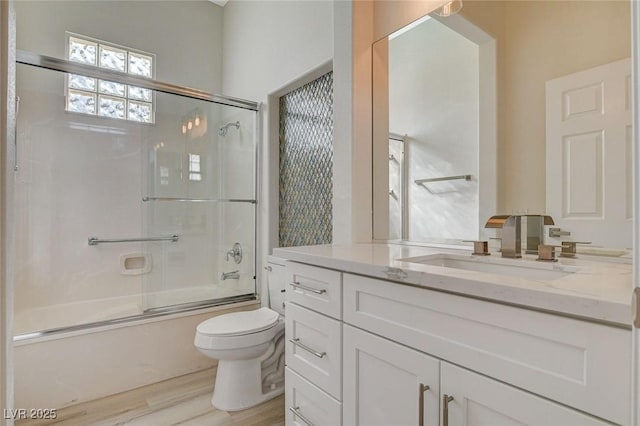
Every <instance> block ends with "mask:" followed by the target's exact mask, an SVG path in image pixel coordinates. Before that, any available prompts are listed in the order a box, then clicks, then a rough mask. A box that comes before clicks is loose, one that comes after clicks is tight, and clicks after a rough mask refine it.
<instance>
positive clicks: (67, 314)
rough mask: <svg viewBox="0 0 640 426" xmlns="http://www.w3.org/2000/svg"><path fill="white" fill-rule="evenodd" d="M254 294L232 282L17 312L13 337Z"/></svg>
mask: <svg viewBox="0 0 640 426" xmlns="http://www.w3.org/2000/svg"><path fill="white" fill-rule="evenodd" d="M236 283H237V281H236ZM251 290H252V289H251ZM251 290H247V288H246V286H238V285H237V284H234V283H233V282H231V281H230V283H219V284H216V285H215V286H214V285H210V286H206V287H205V286H198V287H186V288H180V289H173V290H164V291H158V292H154V293H147V294H139V293H138V294H134V295H128V296H120V297H109V298H102V299H93V300H84V301H79V302H71V303H64V304H58V305H51V306H43V307H34V308H31V309H22V310H16V313H15V316H14V335H17V336H20V335H27V336H26V337H28V335H29V334H30V333H33V332H39V331H43V330H54V329H61V328H66V327H75V326H78V325H82V324H89V323H96V322H101V321H109V320H114V319H119V318H126V317H131V316H135V315H141V314H143V313H144V312H145V310H147V309H153V308H161V307H166V306H172V305H180V304H185V303H191V302H197V301H204V300H218V299H224V298H229V297H236V296H241V295H243V294H247V293H248V292H251ZM20 338H22V336H21V337H20Z"/></svg>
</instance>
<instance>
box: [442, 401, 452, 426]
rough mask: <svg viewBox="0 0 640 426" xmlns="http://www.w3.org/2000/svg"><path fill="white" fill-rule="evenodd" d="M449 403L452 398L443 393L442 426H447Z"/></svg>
mask: <svg viewBox="0 0 640 426" xmlns="http://www.w3.org/2000/svg"><path fill="white" fill-rule="evenodd" d="M451 401H453V397H452V396H451V395H447V394H446V393H445V394H444V395H443V397H442V426H449V403H450V402H451Z"/></svg>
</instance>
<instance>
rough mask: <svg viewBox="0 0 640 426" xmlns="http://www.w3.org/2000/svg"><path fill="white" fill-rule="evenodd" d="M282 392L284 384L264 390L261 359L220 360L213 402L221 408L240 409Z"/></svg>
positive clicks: (228, 409)
mask: <svg viewBox="0 0 640 426" xmlns="http://www.w3.org/2000/svg"><path fill="white" fill-rule="evenodd" d="M282 393H284V386H282V385H281V386H278V387H276V388H275V389H273V390H269V391H268V392H264V393H263V392H262V369H261V359H259V358H258V359H247V360H220V361H219V362H218V371H217V373H216V382H215V386H214V389H213V397H212V398H211V404H212V405H213V406H214V407H216V408H217V409H219V410H223V411H239V410H244V409H247V408H250V407H253V406H255V405H258V404H260V403H262V402H265V401H268V400H269V399H272V398H275V397H276V396H278V395H281V394H282Z"/></svg>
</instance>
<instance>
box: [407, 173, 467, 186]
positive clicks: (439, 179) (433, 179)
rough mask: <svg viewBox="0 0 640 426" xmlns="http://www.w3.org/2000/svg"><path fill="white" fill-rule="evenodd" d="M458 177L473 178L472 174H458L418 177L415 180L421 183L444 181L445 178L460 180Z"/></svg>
mask: <svg viewBox="0 0 640 426" xmlns="http://www.w3.org/2000/svg"><path fill="white" fill-rule="evenodd" d="M458 179H464V180H471V175H458V176H445V177H439V178H427V179H416V180H414V182H415V183H416V184H418V185H420V184H423V183H429V182H442V181H445V180H458Z"/></svg>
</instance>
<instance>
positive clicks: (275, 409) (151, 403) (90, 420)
mask: <svg viewBox="0 0 640 426" xmlns="http://www.w3.org/2000/svg"><path fill="white" fill-rule="evenodd" d="M215 371H216V370H215V368H212V369H208V370H202V371H198V372H196V373H191V374H187V375H184V376H180V377H176V378H173V379H169V380H165V381H163V382H159V383H154V384H151V385H148V386H143V387H141V388H137V389H133V390H131V391H127V392H122V393H119V394H116V395H112V396H108V397H106V398H101V399H97V400H94V401H89V402H85V403H82V404H78V405H74V406H71V407H67V408H63V409H59V410H58V416H57V418H56V419H55V420H20V421H17V422H16V426H43V425H56V426H94V425H95V426H113V425H127V426H173V425H181V426H237V425H243V426H282V425H284V416H285V412H284V396H283V395H281V396H279V397H277V398H274V399H272V400H271V401H267V402H265V403H263V404H260V405H258V406H256V407H253V408H250V409H248V410H244V411H236V412H226V411H221V410H217V409H215V408H214V407H213V406H211V393H212V392H213V377H214V375H215Z"/></svg>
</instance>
